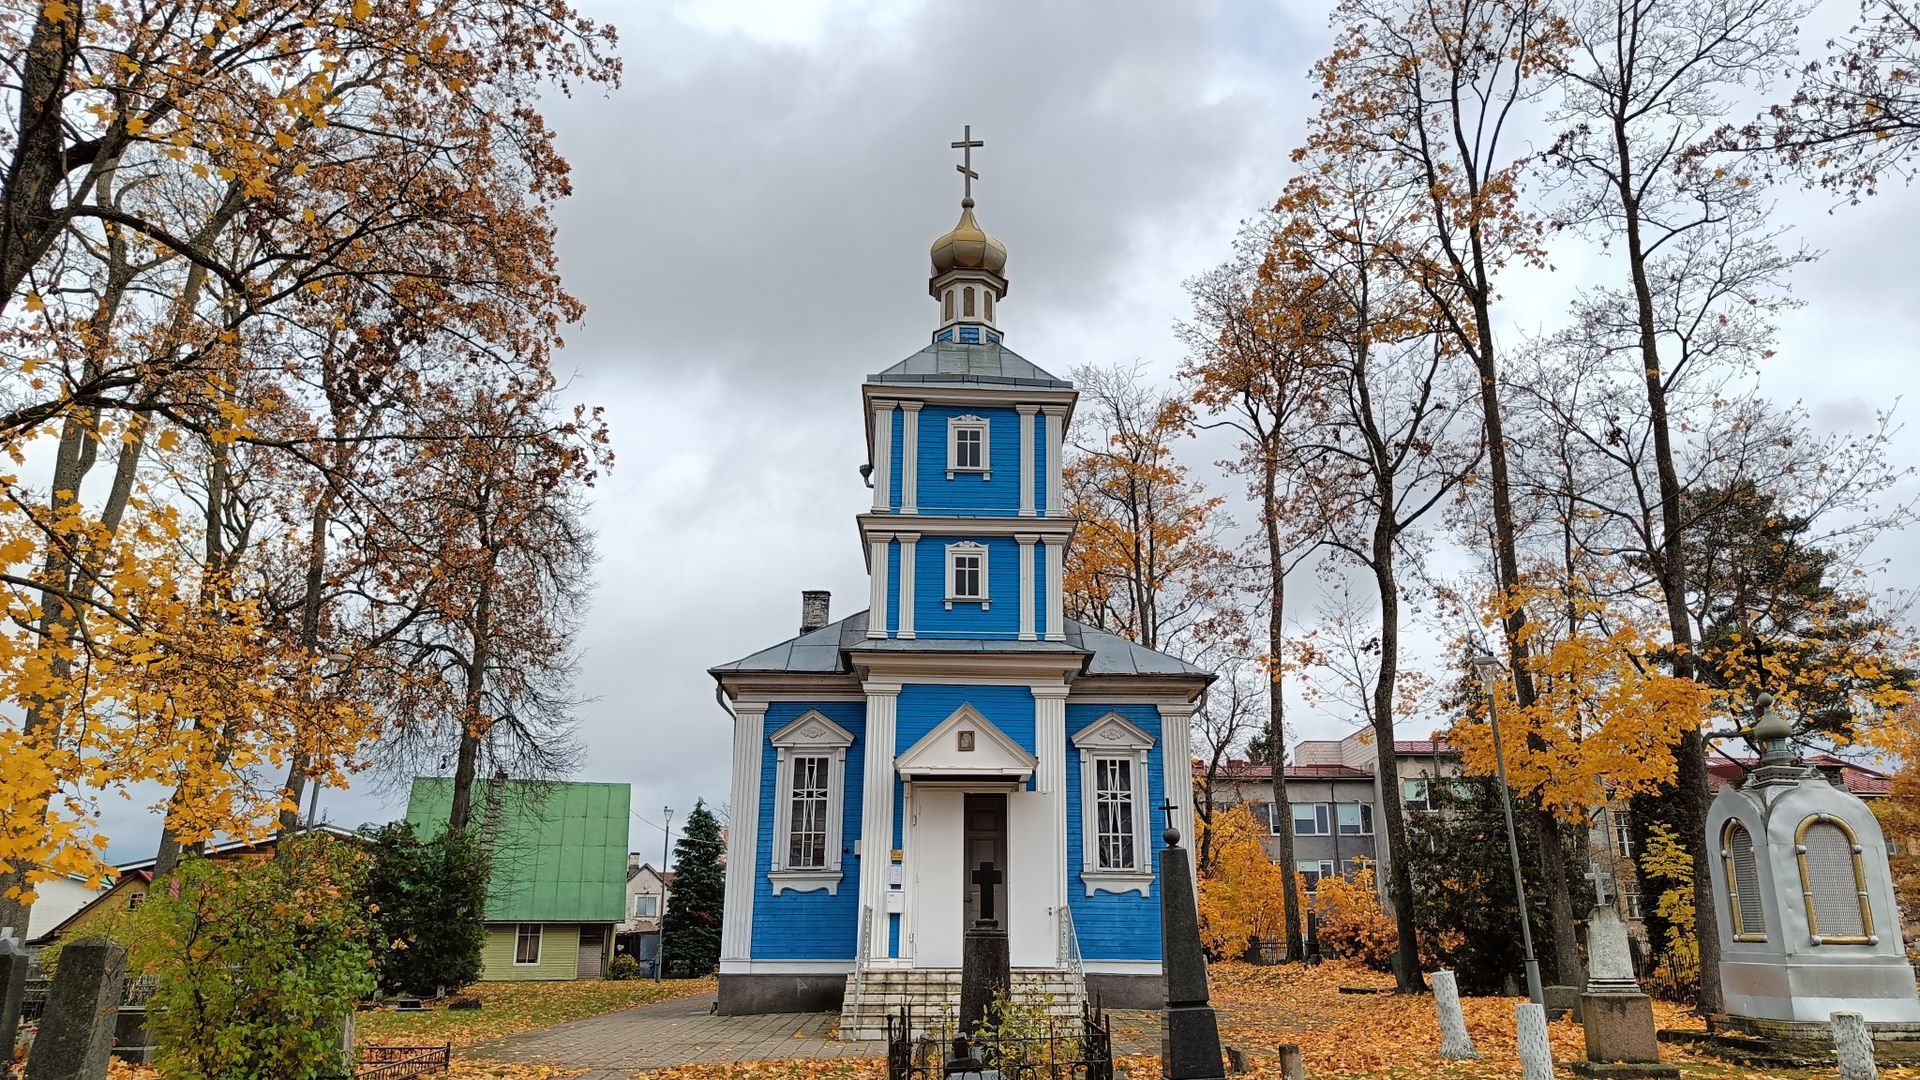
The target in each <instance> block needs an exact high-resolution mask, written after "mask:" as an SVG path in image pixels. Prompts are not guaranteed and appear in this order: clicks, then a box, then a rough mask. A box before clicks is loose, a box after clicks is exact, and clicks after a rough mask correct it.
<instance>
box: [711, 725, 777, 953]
mask: <svg viewBox="0 0 1920 1080" xmlns="http://www.w3.org/2000/svg"><path fill="white" fill-rule="evenodd" d="M766 722H767V704H766V702H764V701H742V702H738V703H736V704H735V705H734V707H733V790H732V792H731V798H732V801H731V802H729V803H728V804H727V805H728V806H730V807H732V811H733V822H732V825H731V827H730V828H728V830H727V902H726V914H725V918H724V919H723V921H722V922H721V924H720V959H722V960H748V959H751V958H752V956H753V875H754V869H755V866H756V864H757V862H758V855H759V841H760V837H759V831H760V813H759V810H760V756H761V743H763V742H764V741H765V739H766Z"/></svg>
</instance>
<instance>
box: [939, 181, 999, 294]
mask: <svg viewBox="0 0 1920 1080" xmlns="http://www.w3.org/2000/svg"><path fill="white" fill-rule="evenodd" d="M1006 267H1007V246H1006V245H1005V244H1002V243H1001V242H1000V241H998V240H995V239H994V238H993V237H991V236H989V235H987V231H986V230H985V229H982V228H981V227H980V223H979V222H978V221H975V220H974V219H973V200H972V199H971V198H968V199H962V200H960V223H959V224H958V225H955V226H954V227H953V231H952V232H950V233H947V234H946V235H945V236H942V237H940V238H939V239H937V240H935V241H934V242H933V274H934V276H935V277H939V276H940V275H941V274H944V273H946V272H947V271H949V270H985V271H987V272H988V273H990V274H999V273H1001V272H1002V271H1003V270H1005V269H1006Z"/></svg>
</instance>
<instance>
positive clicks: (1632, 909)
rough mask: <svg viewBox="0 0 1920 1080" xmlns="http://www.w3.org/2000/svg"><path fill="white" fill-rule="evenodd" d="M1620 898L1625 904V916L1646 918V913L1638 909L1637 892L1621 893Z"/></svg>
mask: <svg viewBox="0 0 1920 1080" xmlns="http://www.w3.org/2000/svg"><path fill="white" fill-rule="evenodd" d="M1620 899H1621V901H1622V902H1623V903H1624V904H1625V905H1626V909H1627V918H1629V919H1644V918H1646V914H1645V913H1644V912H1642V911H1641V910H1640V894H1639V893H1638V892H1627V893H1621V894H1620Z"/></svg>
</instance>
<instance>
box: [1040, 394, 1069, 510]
mask: <svg viewBox="0 0 1920 1080" xmlns="http://www.w3.org/2000/svg"><path fill="white" fill-rule="evenodd" d="M1040 411H1041V412H1042V413H1045V414H1046V417H1047V516H1048V517H1059V516H1060V515H1061V514H1062V513H1063V512H1064V509H1065V506H1066V499H1065V493H1064V491H1063V489H1062V487H1061V480H1060V468H1061V465H1060V444H1061V440H1062V439H1064V438H1065V437H1066V428H1067V411H1068V406H1065V405H1048V406H1045V407H1043V408H1042V409H1041V410H1040Z"/></svg>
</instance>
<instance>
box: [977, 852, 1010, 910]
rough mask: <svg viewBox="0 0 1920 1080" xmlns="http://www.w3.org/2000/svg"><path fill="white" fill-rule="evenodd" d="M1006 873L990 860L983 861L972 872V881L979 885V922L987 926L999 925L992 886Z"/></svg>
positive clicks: (998, 882) (1002, 878)
mask: <svg viewBox="0 0 1920 1080" xmlns="http://www.w3.org/2000/svg"><path fill="white" fill-rule="evenodd" d="M1005 877H1006V875H1004V874H1002V873H1001V872H1000V871H999V870H998V869H996V868H995V867H994V865H993V864H992V863H990V862H983V863H981V864H980V867H979V869H977V870H975V871H974V872H973V883H974V884H975V885H978V886H979V887H980V920H979V921H980V922H981V923H983V924H985V925H987V926H997V925H999V922H1000V920H999V918H998V917H997V915H996V913H995V911H994V907H993V887H994V886H995V885H998V884H1000V882H1001V881H1002V880H1004V879H1005Z"/></svg>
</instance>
